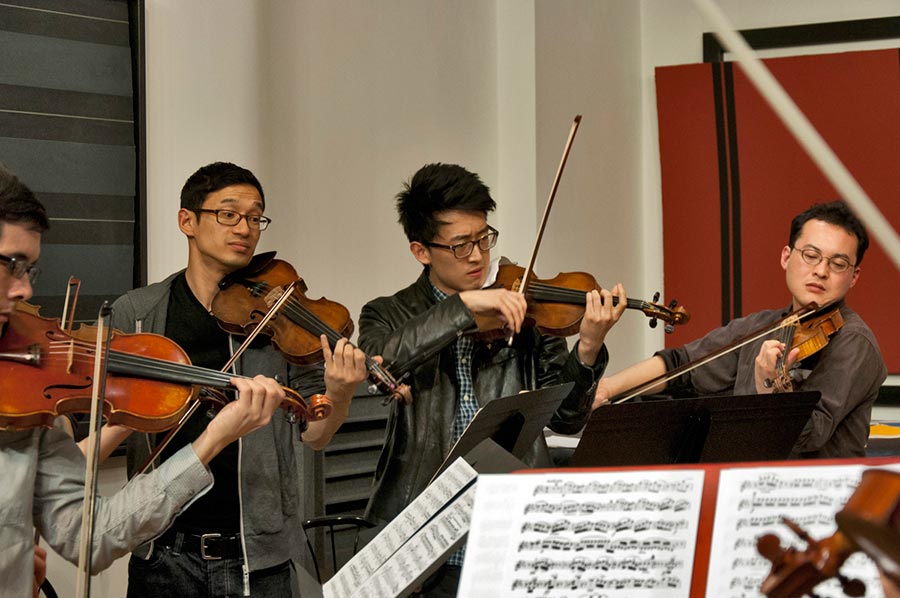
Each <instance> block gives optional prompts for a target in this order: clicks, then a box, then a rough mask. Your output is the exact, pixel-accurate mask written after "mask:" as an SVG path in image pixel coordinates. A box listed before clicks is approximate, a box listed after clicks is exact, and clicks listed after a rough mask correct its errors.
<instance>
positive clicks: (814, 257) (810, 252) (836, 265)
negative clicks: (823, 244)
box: [791, 247, 854, 274]
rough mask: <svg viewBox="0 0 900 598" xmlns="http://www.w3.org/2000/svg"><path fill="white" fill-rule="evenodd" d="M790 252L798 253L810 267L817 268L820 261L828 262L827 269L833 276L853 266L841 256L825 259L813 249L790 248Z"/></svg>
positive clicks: (819, 252)
mask: <svg viewBox="0 0 900 598" xmlns="http://www.w3.org/2000/svg"><path fill="white" fill-rule="evenodd" d="M791 251H797V252H799V253H800V257H801V258H803V261H804V262H806V263H807V264H809V265H810V266H818V265H819V264H821V263H822V260H826V261H827V262H828V268H829V269H830V270H831V271H832V272H834V273H835V274H841V273H842V272H846V271H847V270H848V269H849V268H852V267H853V266H854V264H851V263H850V260H848V259H847V258H845V257H844V256H842V255H838V256H835V257H825V256H824V255H822V252H821V251H819V250H818V249H816V248H814V247H804V248H803V249H797V248H796V247H791Z"/></svg>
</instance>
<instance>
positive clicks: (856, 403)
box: [657, 302, 887, 458]
mask: <svg viewBox="0 0 900 598" xmlns="http://www.w3.org/2000/svg"><path fill="white" fill-rule="evenodd" d="M839 307H840V310H841V315H842V316H843V318H844V326H843V327H842V328H841V329H839V330H838V331H837V332H835V333H834V334H833V335H832V336H831V338H830V342H829V343H828V345H827V346H826V347H825V348H824V349H822V350H820V351H818V352H817V353H814V354H813V355H811V356H809V357H808V358H806V359H805V360H803V362H801V363H800V364H799V365H798V366H797V367H796V369H795V370H793V371H792V377H793V379H794V389H795V390H818V391H819V392H821V393H822V398H821V399H820V400H819V403H818V404H817V405H816V406H815V408H814V409H813V413H812V416H811V417H810V420H809V422H807V424H806V427H805V428H804V429H803V432H801V434H800V437H799V438H798V439H797V443H796V444H795V445H794V451H793V454H792V457H808V458H840V457H863V456H865V447H866V442H867V441H868V438H869V421H870V419H871V414H872V404H873V403H874V402H875V399H876V398H877V397H878V390H879V388H880V387H881V385H882V383H883V382H884V380H885V378H886V377H887V368H886V367H885V365H884V360H883V359H882V357H881V351H880V350H879V349H878V343H877V342H876V340H875V335H874V334H873V333H872V331H871V330H870V329H869V327H868V326H867V325H866V323H865V322H863V320H862V318H860V317H859V315H858V314H857V313H856V312H854V311H853V310H852V309H850V308H849V307H847V306H846V305H844V303H843V302H841V303H840V304H839ZM787 314H788V310H786V309H782V310H776V309H772V310H766V311H761V312H757V313H754V314H751V315H749V316H746V317H744V318H739V319H736V320H733V321H732V322H730V323H729V324H727V325H726V326H723V327H721V328H717V329H716V330H713V331H712V332H710V333H709V334H707V335H706V336H704V337H702V338H700V339H698V340H696V341H693V342H691V343H688V344H687V345H685V346H683V347H680V348H677V349H666V350H663V351H659V352H658V353H657V355H659V356H660V357H662V358H663V360H665V362H666V370H672V369H674V368H676V367H678V366H680V365H683V364H685V363H688V362H690V361H694V360H696V359H698V358H700V357H703V356H704V355H707V354H709V353H711V352H712V351H714V350H716V349H719V348H721V347H724V346H726V345H729V344H731V343H733V342H734V341H736V340H737V339H740V338H743V337H745V336H747V335H749V334H750V333H752V332H754V331H757V330H759V329H761V328H763V327H764V326H766V325H768V324H772V323H774V322H776V321H778V320H779V319H781V318H783V317H784V316H785V315H787ZM777 338H778V334H777V332H776V333H773V334H771V335H769V336H767V337H764V338H761V339H758V340H757V341H754V342H752V343H750V344H748V345H745V346H744V347H742V348H741V349H738V350H735V351H733V352H731V353H729V354H727V355H725V356H723V357H720V358H718V359H716V360H715V361H712V362H710V363H708V364H706V365H704V366H702V367H699V368H697V369H695V370H693V371H691V372H688V373H687V374H685V375H684V376H682V377H681V378H679V379H678V383H679V384H681V385H687V386H689V387H691V388H693V390H694V391H696V392H697V393H698V394H700V395H711V394H722V393H732V394H736V395H742V394H756V384H755V382H754V367H755V360H756V356H757V355H758V354H759V349H760V346H761V345H762V343H763V342H764V341H765V340H769V339H777ZM670 384H673V383H670Z"/></svg>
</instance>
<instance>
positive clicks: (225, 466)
mask: <svg viewBox="0 0 900 598" xmlns="http://www.w3.org/2000/svg"><path fill="white" fill-rule="evenodd" d="M167 309H168V311H167V312H166V336H167V337H169V338H170V339H172V340H173V341H175V342H176V343H178V345H179V346H181V348H182V349H184V350H185V352H186V353H187V354H188V357H190V358H191V363H192V364H193V365H196V366H200V367H205V368H209V369H213V370H220V369H221V368H222V366H224V365H225V364H226V363H227V362H228V359H229V357H230V356H231V351H230V349H229V342H228V333H227V332H225V331H224V330H222V329H221V328H219V325H218V323H217V322H216V319H215V318H214V317H213V316H212V315H211V314H210V313H209V312H208V311H207V310H206V308H205V307H203V304H202V303H200V301H198V300H197V298H196V297H195V296H194V293H193V292H192V291H191V289H190V287H189V286H188V284H187V278H185V275H184V273H182V274H180V275H179V276H177V277H176V278H175V280H174V281H173V282H172V293H171V295H170V296H169V305H168V308H167ZM209 422H210V417H209V409H207V408H206V405H201V406H200V408H199V409H197V411H196V412H194V414H193V415H192V416H191V419H190V420H188V422H187V423H186V424H185V425H184V427H183V428H182V429H181V430H180V431H179V432H178V434H177V435H176V436H175V438H174V439H173V440H172V442H171V443H169V445H168V446H167V447H166V448H165V450H163V453H162V458H163V460H165V459H166V458H168V457H169V456H171V455H172V454H174V453H175V452H177V451H178V450H179V449H180V448H181V447H183V446H184V445H186V444H188V443H191V442H193V441H194V440H196V439H197V437H198V436H200V433H201V432H203V430H204V429H205V428H206V426H207V425H209ZM164 436H165V434H160V435H158V438H159V439H162V438H163V437H164ZM209 468H210V470H211V471H212V473H213V476H214V478H215V483H214V484H213V487H212V488H210V490H209V492H207V493H206V494H204V495H203V496H201V497H200V498H199V499H197V500H196V501H195V502H194V503H193V504H192V505H191V506H190V507H188V508H187V509H186V510H185V511H184V512H182V513H181V515H179V516H178V518H177V519H176V520H175V523H174V524H173V529H175V530H178V531H182V532H187V533H197V534H206V533H220V534H236V533H238V532H239V531H240V502H239V499H238V443H237V442H232V443H231V444H229V445H228V446H227V447H225V449H224V450H222V452H221V453H219V454H218V455H217V456H216V457H215V458H214V459H213V460H212V461H211V462H210V463H209Z"/></svg>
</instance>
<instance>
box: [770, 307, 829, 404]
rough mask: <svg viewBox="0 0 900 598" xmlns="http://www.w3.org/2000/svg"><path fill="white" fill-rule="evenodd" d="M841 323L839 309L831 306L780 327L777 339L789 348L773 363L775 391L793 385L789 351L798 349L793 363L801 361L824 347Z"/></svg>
mask: <svg viewBox="0 0 900 598" xmlns="http://www.w3.org/2000/svg"><path fill="white" fill-rule="evenodd" d="M843 325H844V318H843V316H841V311H840V309H838V308H837V307H833V308H832V309H830V310H829V311H827V312H825V313H823V314H819V315H817V316H815V317H812V318H810V319H808V320H807V321H805V322H798V323H797V324H794V325H793V326H785V327H784V328H782V329H781V333H780V336H779V340H780V341H781V342H782V343H783V344H784V346H785V347H790V349H787V348H786V349H785V350H784V351H783V352H782V354H781V357H779V358H778V360H777V361H776V363H775V373H776V376H775V379H774V380H773V381H772V383H773V386H774V388H775V391H776V392H789V391H790V390H791V389H792V387H793V385H792V381H791V375H790V372H789V368H788V367H787V356H788V355H789V354H790V352H791V351H793V350H794V349H798V350H799V351H798V353H797V358H796V360H795V363H796V362H799V361H802V360H804V359H806V358H807V357H809V356H810V355H812V354H814V353H816V352H818V351H821V350H822V349H824V348H825V346H826V345H827V344H828V341H829V338H830V337H831V335H832V334H834V333H835V332H837V331H838V330H840V329H841V327H842V326H843Z"/></svg>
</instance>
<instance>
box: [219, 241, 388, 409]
mask: <svg viewBox="0 0 900 598" xmlns="http://www.w3.org/2000/svg"><path fill="white" fill-rule="evenodd" d="M274 258H275V253H274V252H269V253H262V254H259V255H257V256H255V257H254V258H253V260H252V261H251V262H250V264H249V265H248V266H247V267H246V268H243V269H241V270H238V271H237V272H233V273H232V274H229V275H228V276H226V277H225V278H224V279H223V280H222V282H220V283H219V289H220V290H219V292H218V293H217V294H216V297H215V298H214V299H213V303H212V312H213V315H214V316H215V317H216V319H217V320H218V321H219V325H220V326H221V327H222V328H223V329H225V330H226V331H228V332H231V333H234V334H247V333H248V332H250V331H251V330H253V329H254V328H256V327H257V326H258V324H259V323H260V322H261V321H262V319H263V318H264V316H265V315H266V314H267V313H268V311H269V309H270V308H271V307H272V306H273V305H274V304H275V302H276V301H278V299H279V298H280V297H281V296H282V294H284V293H285V292H286V290H287V289H288V287H290V286H291V285H295V286H297V288H296V289H295V291H294V295H295V296H294V297H291V298H289V299H288V301H287V303H286V304H285V306H284V307H283V308H282V309H281V313H279V314H276V316H275V317H274V318H272V319H271V320H270V321H269V323H268V324H267V326H266V328H265V329H264V330H262V332H263V333H264V334H267V335H269V336H271V337H272V343H273V344H274V345H275V347H276V348H277V349H278V350H279V351H281V353H283V354H284V358H285V359H286V360H287V361H290V362H291V363H297V364H309V363H317V362H321V361H322V360H323V355H322V344H321V342H320V341H319V338H320V336H321V335H323V334H324V335H325V336H326V338H327V339H328V342H329V343H330V344H331V346H332V347H333V346H334V345H335V343H337V341H338V340H340V339H341V337H345V338H349V337H350V335H351V334H353V320H352V319H351V318H350V312H348V311H347V308H346V307H344V306H343V305H341V304H340V303H335V302H334V301H329V300H328V299H325V298H324V297H323V298H321V299H316V300H312V299H309V298H308V297H307V296H306V295H305V293H306V283H304V282H303V279H302V278H300V276H298V274H297V271H296V270H294V268H293V267H292V266H291V265H290V264H288V263H287V262H284V261H282V260H276V259H274ZM298 291H299V292H298ZM366 368H367V369H368V371H369V379H370V380H371V381H372V382H373V384H374V385H375V386H376V387H377V388H378V390H380V391H381V392H384V393H386V394H394V393H395V392H397V388H398V386H399V383H398V382H397V380H395V379H394V377H393V376H392V375H391V373H390V372H389V371H388V370H387V369H386V368H384V367H382V366H381V365H380V364H379V363H378V362H376V361H375V360H373V359H372V358H371V357H369V356H366Z"/></svg>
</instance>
